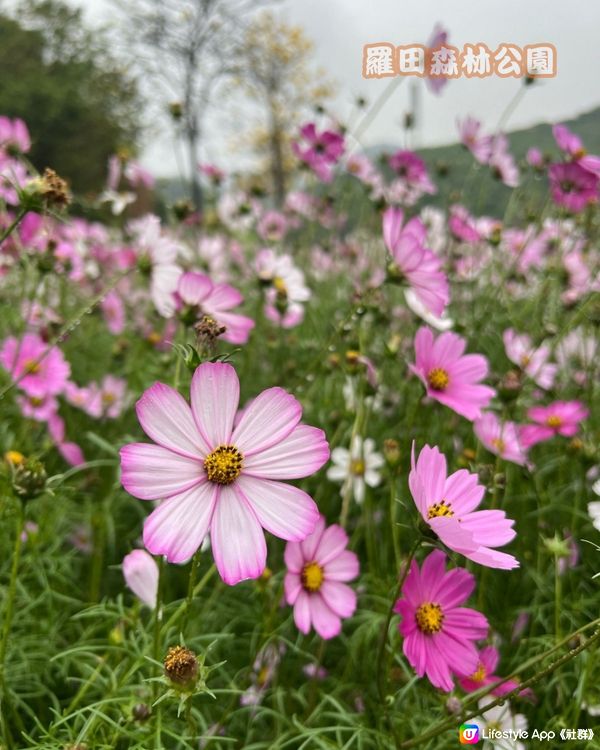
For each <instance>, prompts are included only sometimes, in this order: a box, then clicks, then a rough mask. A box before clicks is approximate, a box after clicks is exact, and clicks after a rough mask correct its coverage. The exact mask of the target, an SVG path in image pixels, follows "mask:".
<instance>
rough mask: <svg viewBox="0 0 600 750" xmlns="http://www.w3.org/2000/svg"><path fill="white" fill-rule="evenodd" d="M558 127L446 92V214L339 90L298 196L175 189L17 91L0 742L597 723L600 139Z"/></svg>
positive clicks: (1, 269) (439, 737)
mask: <svg viewBox="0 0 600 750" xmlns="http://www.w3.org/2000/svg"><path fill="white" fill-rule="evenodd" d="M553 135H554V146H553V150H552V151H551V152H549V153H542V151H541V150H538V149H536V148H531V149H530V150H529V152H528V153H527V156H526V158H523V159H521V158H519V159H517V158H516V157H515V156H514V155H513V154H512V153H511V151H510V147H509V143H508V140H507V139H506V138H505V137H504V136H503V135H502V134H495V135H494V134H492V135H486V134H485V133H484V132H483V129H482V127H481V125H480V124H479V123H478V122H477V121H476V120H474V119H473V118H468V119H465V120H464V121H463V122H462V123H460V126H459V138H460V139H461V142H462V143H463V145H464V148H465V149H467V150H468V151H469V152H470V160H471V167H470V171H469V172H468V173H465V174H464V175H461V182H462V184H463V191H462V193H461V194H460V195H458V196H454V198H453V200H452V201H446V202H445V204H444V205H440V204H439V202H437V203H436V202H435V201H434V198H435V196H436V195H438V191H439V188H440V184H441V183H442V182H443V180H444V175H443V173H441V172H440V171H436V170H435V169H434V168H432V167H431V166H430V165H429V166H428V165H427V164H426V163H425V162H424V161H423V160H422V158H421V157H420V156H419V155H418V154H417V153H415V152H413V151H409V150H406V149H398V150H397V151H396V152H394V153H390V154H387V155H386V156H385V157H384V158H383V159H381V160H377V159H374V158H370V156H369V155H367V154H366V153H364V152H363V151H361V150H360V148H358V147H357V142H356V141H355V140H353V138H352V132H351V130H350V131H346V130H345V129H344V128H343V127H342V126H341V125H340V123H336V122H335V121H332V120H330V119H328V118H326V116H325V115H322V116H320V117H319V118H316V119H315V120H314V121H312V122H308V123H305V124H302V123H301V124H300V125H299V127H298V131H297V133H296V138H295V141H294V145H293V153H294V158H295V166H294V170H295V171H294V188H293V189H292V190H290V191H289V192H288V193H287V196H286V197H285V201H284V202H283V203H282V204H281V205H277V204H276V203H274V202H273V201H272V200H270V198H269V197H268V196H267V195H265V194H264V193H262V192H261V191H258V190H250V189H248V190H244V189H242V188H241V187H240V186H239V185H236V184H235V181H234V180H233V179H229V178H228V176H227V175H224V174H223V173H222V172H221V171H220V170H219V169H217V168H216V167H214V166H206V165H205V166H204V167H203V175H202V178H203V180H204V189H205V205H204V206H203V210H202V213H201V214H199V213H197V212H195V211H193V209H192V208H191V207H189V206H188V205H187V204H185V203H182V202H179V203H177V204H174V205H171V206H164V205H163V206H162V208H161V209H160V216H159V215H158V214H155V213H152V212H151V211H143V212H140V211H133V210H131V204H133V206H134V207H135V205H136V204H135V197H136V194H137V191H139V190H142V189H143V190H150V191H151V190H152V189H153V186H154V180H153V178H152V176H151V175H150V174H148V173H147V172H146V171H145V170H144V169H143V168H142V167H141V166H140V165H139V164H138V163H137V162H135V161H133V160H132V159H131V158H129V157H128V156H126V155H119V156H115V157H113V159H111V162H110V168H109V172H108V176H107V185H106V191H105V194H104V195H103V197H102V202H101V204H98V206H95V207H94V210H93V211H88V212H87V213H86V211H85V210H82V208H81V205H82V204H81V203H79V202H78V201H77V196H75V195H73V194H72V193H71V191H70V189H69V187H68V185H67V184H66V183H65V182H64V181H63V179H62V178H61V177H60V176H59V175H57V174H56V173H55V172H54V171H52V170H51V169H48V170H46V172H44V173H42V174H37V173H36V172H35V171H34V170H33V168H32V167H31V165H30V163H29V161H28V158H27V154H28V152H29V149H30V145H31V143H30V136H29V132H28V128H27V124H26V123H25V122H23V121H22V120H20V119H18V118H10V117H0V285H1V299H2V303H1V304H2V315H1V317H0V365H1V368H0V399H1V400H0V404H1V409H2V411H1V414H2V419H1V421H0V449H1V454H0V461H1V465H0V482H1V489H2V492H1V504H0V537H1V544H2V549H3V550H4V554H3V555H2V558H1V560H0V714H1V718H0V722H1V730H2V732H1V740H0V741H1V743H2V744H1V747H2V748H4V749H5V750H16V749H17V748H19V749H20V748H31V749H33V748H35V749H36V750H55V749H56V748H70V749H71V750H75V749H76V748H78V749H79V750H83V749H84V748H87V749H88V750H92V748H93V749H94V750H108V749H109V748H110V749H114V748H117V749H118V750H125V748H128V749H135V748H137V749H138V750H142V749H143V750H146V749H148V748H156V749H158V748H167V749H168V750H171V749H173V750H179V749H184V748H185V749H191V748H205V747H206V748H214V749H215V750H217V749H218V748H244V750H261V749H263V748H264V749H265V750H266V748H274V749H275V748H276V749H278V750H284V749H285V748H288V749H290V750H300V749H301V748H308V749H310V750H312V749H314V748H323V749H325V748H340V749H341V748H344V749H348V750H350V749H351V748H356V750H371V749H373V750H374V749H376V748H381V749H382V750H384V749H387V748H390V749H391V748H397V749H400V750H404V749H406V750H408V748H424V749H430V750H434V749H435V750H444V748H454V747H456V746H457V744H458V737H457V734H458V730H459V727H460V726H461V725H463V724H465V723H466V724H473V723H476V724H477V726H478V727H479V728H480V729H481V730H487V731H488V737H493V731H492V730H494V729H495V730H497V731H499V730H507V731H508V730H514V731H521V732H522V731H528V732H529V739H528V740H524V739H516V738H513V739H498V740H493V739H486V740H485V741H486V743H487V746H489V747H496V748H500V749H502V748H520V747H538V746H539V747H558V746H561V747H562V746H563V743H562V742H561V741H560V738H559V734H560V732H561V730H564V731H567V730H573V731H574V732H575V735H574V736H573V738H572V740H571V742H570V744H569V743H568V742H567V743H565V744H564V746H565V747H577V748H593V747H599V746H600V745H598V744H597V743H598V740H597V739H594V738H593V735H594V730H596V733H597V734H598V735H600V720H599V719H598V717H599V716H600V688H599V686H598V680H597V674H598V659H599V653H600V652H599V651H598V642H599V641H600V610H599V607H598V602H599V601H600V600H599V596H598V580H595V579H594V578H595V575H596V574H597V573H598V572H599V571H600V555H599V546H598V545H600V536H599V532H600V451H599V447H598V443H599V441H598V437H599V429H600V420H599V417H598V402H599V400H600V393H599V384H600V370H599V362H600V359H599V348H600V339H599V335H598V333H599V327H600V252H599V251H600V244H599V242H600V213H599V209H598V198H599V195H600V193H599V183H600V157H598V156H594V155H592V154H589V153H588V152H587V151H586V144H585V143H582V141H581V140H580V138H579V137H578V135H577V134H576V133H574V132H572V131H571V130H570V129H569V128H567V127H565V126H562V125H556V126H554V128H553ZM489 174H492V175H493V176H494V177H495V178H496V179H497V180H498V181H500V182H504V183H505V185H506V186H508V188H510V191H511V193H510V198H509V200H508V203H507V207H506V210H505V211H504V215H503V216H486V215H481V214H480V213H478V212H477V210H476V208H475V207H473V206H474V204H475V203H476V202H477V201H476V200H475V199H474V198H473V196H476V195H477V191H478V190H479V182H478V181H479V180H480V178H481V177H482V176H484V175H485V176H489ZM534 194H535V196H538V197H539V196H540V195H542V200H541V202H540V201H539V200H538V201H537V202H535V201H533V198H532V196H533V195H534ZM534 730H539V731H540V732H541V731H542V730H544V731H546V732H555V733H556V735H555V737H556V738H555V739H551V740H550V741H546V742H543V741H542V740H536V739H533V738H532V734H533V732H534ZM578 731H579V732H580V733H579V734H577V732H578ZM582 731H584V732H585V734H582V733H581V732H582ZM489 732H492V734H491V735H490V734H489ZM522 736H525V735H522ZM536 743H537V744H536Z"/></svg>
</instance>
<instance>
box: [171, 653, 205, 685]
mask: <svg viewBox="0 0 600 750" xmlns="http://www.w3.org/2000/svg"><path fill="white" fill-rule="evenodd" d="M164 667H165V674H166V676H167V677H168V678H169V680H170V681H171V682H172V683H173V684H174V685H176V686H181V687H192V686H193V685H194V684H195V682H196V680H197V678H198V668H199V665H198V659H197V657H196V654H195V653H194V652H193V651H190V649H189V648H185V647H184V646H171V648H170V649H169V650H168V652H167V655H166V657H165V661H164Z"/></svg>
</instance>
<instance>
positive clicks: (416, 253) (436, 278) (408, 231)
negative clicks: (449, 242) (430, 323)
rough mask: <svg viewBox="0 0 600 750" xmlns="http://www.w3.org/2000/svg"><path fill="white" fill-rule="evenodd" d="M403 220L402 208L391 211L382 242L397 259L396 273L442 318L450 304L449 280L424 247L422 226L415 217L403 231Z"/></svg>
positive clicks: (388, 213) (432, 253) (395, 260)
mask: <svg viewBox="0 0 600 750" xmlns="http://www.w3.org/2000/svg"><path fill="white" fill-rule="evenodd" d="M403 219H404V214H403V212H402V210H401V209H400V208H393V207H390V208H388V209H387V210H386V212H385V213H384V215H383V239H384V241H385V244H386V247H387V249H388V250H389V252H390V254H391V255H392V257H393V259H394V264H395V267H394V269H393V271H394V272H395V273H396V274H400V275H401V276H403V277H404V278H406V280H407V281H408V283H409V284H410V286H411V287H412V289H413V290H414V292H415V294H416V295H417V297H418V298H419V300H420V301H421V302H422V303H423V304H424V305H425V307H426V308H427V309H428V310H430V311H431V312H432V313H433V314H434V315H436V316H438V317H439V316H441V315H442V314H443V312H444V310H445V308H446V305H447V304H448V302H449V301H450V291H449V289H448V279H447V278H446V274H445V273H444V272H443V271H442V264H441V261H440V259H439V258H438V257H437V255H436V254H435V253H434V252H433V250H429V249H428V248H426V247H425V244H424V243H425V240H426V236H427V230H426V228H425V225H424V224H423V222H422V221H421V220H420V219H419V218H418V217H415V218H414V219H411V220H410V221H409V222H408V223H407V224H406V225H405V226H404V227H403V226H402V222H403Z"/></svg>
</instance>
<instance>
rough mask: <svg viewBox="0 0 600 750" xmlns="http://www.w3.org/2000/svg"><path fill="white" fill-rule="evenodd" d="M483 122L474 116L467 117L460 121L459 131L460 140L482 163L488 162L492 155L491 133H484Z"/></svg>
mask: <svg viewBox="0 0 600 750" xmlns="http://www.w3.org/2000/svg"><path fill="white" fill-rule="evenodd" d="M480 131H481V123H480V122H479V120H476V119H475V118H474V117H465V119H464V120H462V121H460V120H459V121H458V133H459V137H460V142H461V143H462V144H463V146H466V147H467V148H468V149H469V151H470V152H471V153H472V154H473V156H474V157H475V159H477V161H478V162H479V163H480V164H487V162H488V159H489V158H490V156H491V155H492V141H493V138H492V136H491V135H483V133H481V132H480Z"/></svg>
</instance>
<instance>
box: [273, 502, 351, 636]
mask: <svg viewBox="0 0 600 750" xmlns="http://www.w3.org/2000/svg"><path fill="white" fill-rule="evenodd" d="M347 545H348V536H347V534H346V532H345V531H344V529H343V528H342V527H341V526H338V525H337V524H334V525H332V526H329V527H328V528H325V519H324V518H323V516H321V517H320V518H319V520H318V522H317V525H316V527H315V530H314V531H313V532H312V534H310V535H309V536H307V537H306V539H305V540H304V541H302V542H288V543H287V545H286V548H285V564H286V565H287V569H288V570H287V573H286V575H285V598H286V601H287V603H288V604H291V605H293V607H294V621H295V623H296V626H297V627H298V630H300V632H302V633H304V634H307V633H308V632H309V631H310V628H311V625H312V627H314V629H315V630H316V631H317V633H318V634H319V635H320V636H321V638H333V637H334V636H336V635H339V633H340V631H341V629H342V619H343V618H345V617H351V616H352V615H353V614H354V610H355V609H356V594H355V593H354V591H353V590H352V589H351V588H350V586H347V585H346V583H345V581H351V580H353V579H354V578H356V576H357V575H358V571H359V563H358V557H357V556H356V555H355V554H354V552H351V551H350V550H347V549H346V546H347Z"/></svg>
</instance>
